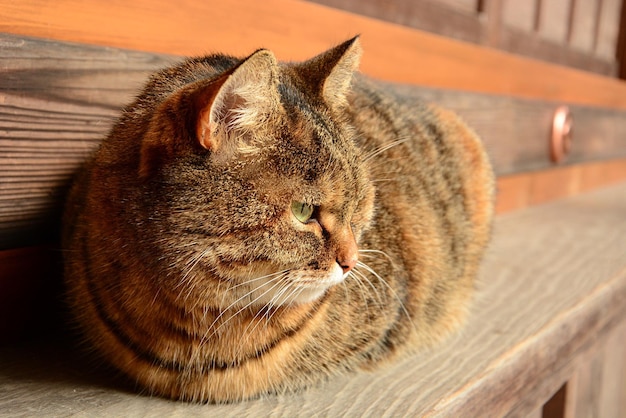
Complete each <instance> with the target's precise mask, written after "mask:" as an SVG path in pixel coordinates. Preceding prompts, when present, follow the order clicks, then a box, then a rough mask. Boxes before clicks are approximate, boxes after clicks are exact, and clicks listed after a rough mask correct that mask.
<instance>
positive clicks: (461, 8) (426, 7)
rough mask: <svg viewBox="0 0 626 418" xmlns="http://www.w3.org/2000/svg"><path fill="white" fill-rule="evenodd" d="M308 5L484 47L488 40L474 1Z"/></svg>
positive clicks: (333, 0)
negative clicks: (483, 44)
mask: <svg viewBox="0 0 626 418" xmlns="http://www.w3.org/2000/svg"><path fill="white" fill-rule="evenodd" d="M307 1H309V2H311V3H318V4H322V5H325V6H329V7H333V8H336V9H341V10H346V11H348V12H351V13H356V14H359V15H363V16H368V17H371V18H374V19H379V20H384V21H386V22H392V23H396V24H399V25H404V26H409V27H411V28H414V29H420V30H424V31H427V32H432V33H436V34H439V35H444V36H448V37H451V38H454V39H459V40H462V41H467V42H474V43H480V42H481V39H483V37H484V31H485V28H484V25H483V23H482V22H480V21H479V19H478V13H477V10H476V8H477V5H476V4H475V2H474V1H467V0H461V2H459V3H456V1H457V0H447V1H446V3H448V4H445V3H444V2H443V1H433V0H421V1H414V0H395V1H393V2H390V1H380V0H358V1H354V0H307ZM472 3H474V4H472ZM451 6H453V7H451ZM455 6H457V7H455Z"/></svg>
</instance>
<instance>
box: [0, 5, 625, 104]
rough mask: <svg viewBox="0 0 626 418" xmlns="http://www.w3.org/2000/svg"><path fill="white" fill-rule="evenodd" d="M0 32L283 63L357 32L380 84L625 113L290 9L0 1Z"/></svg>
mask: <svg viewBox="0 0 626 418" xmlns="http://www.w3.org/2000/svg"><path fill="white" fill-rule="evenodd" d="M170 10H171V11H172V13H168V12H164V11H170ZM261 16H262V18H260V17H261ZM0 32H7V33H13V34H21V35H30V36H38V37H42V38H50V39H57V40H65V41H74V42H84V43H90V44H99V45H106V46H116V47H122V48H130V49H137V50H144V51H153V52H160V53H168V54H179V55H197V54H203V53H205V52H208V51H218V50H219V51H229V52H230V53H233V54H238V55H244V54H249V53H250V52H251V51H254V50H255V49H257V48H259V47H260V46H265V47H268V48H270V49H272V50H274V51H275V52H276V53H277V55H278V57H279V58H280V59H283V60H298V59H303V58H307V57H310V56H312V55H314V54H315V53H318V52H319V51H322V50H324V49H326V48H327V47H328V46H329V45H331V44H335V43H338V42H340V41H341V40H344V39H346V38H348V37H350V36H353V35H354V34H357V33H360V34H361V35H362V40H363V46H364V48H365V51H367V52H366V54H365V55H364V58H363V66H362V69H363V71H364V72H365V73H366V74H369V75H371V76H373V77H376V78H379V79H383V80H388V81H395V82H400V83H408V84H421V85H427V86H433V87H445V88H450V89H460V90H467V91H479V92H487V93H495V94H503V95H507V94H508V95H515V96H520V97H527V98H535V99H540V100H553V101H565V102H574V103H580V104H585V105H597V106H607V107H618V108H622V109H626V85H625V84H623V83H620V82H619V81H617V80H612V79H609V78H606V77H601V76H597V75H593V74H589V73H584V72H581V71H576V70H573V69H568V68H563V67H559V66H556V65H551V64H547V63H543V62H538V61H536V60H531V59H525V58H521V57H516V56H512V55H511V54H507V53H501V52H498V51H494V50H492V49H489V48H483V47H480V46H476V45H470V44H465V43H461V42H458V41H454V40H451V39H446V38H442V37H440V36H436V35H431V34H428V33H424V32H420V31H417V30H414V29H411V28H406V27H401V26H398V25H394V24H390V23H386V22H381V21H377V20H375V19H372V18H367V17H363V16H357V15H354V14H350V13H347V12H342V11H339V10H333V9H330V8H328V7H324V6H321V5H317V4H312V3H308V2H303V1H295V0H265V1H262V2H261V1H252V0H230V1H228V2H218V1H201V2H199V1H192V0H183V1H180V2H178V3H177V4H176V7H175V9H172V5H171V2H169V1H167V0H135V1H132V2H128V1H127V2H121V1H114V2H113V1H103V0H22V1H19V2H16V1H14V0H0Z"/></svg>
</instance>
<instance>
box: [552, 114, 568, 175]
mask: <svg viewBox="0 0 626 418" xmlns="http://www.w3.org/2000/svg"><path fill="white" fill-rule="evenodd" d="M572 124H573V119H572V113H571V112H570V109H569V107H567V106H559V107H558V108H557V109H556V111H555V112H554V117H553V119H552V137H551V141H550V156H551V158H552V161H553V162H555V163H560V162H562V161H563V160H564V159H565V157H566V156H567V154H568V153H569V152H570V150H571V147H572Z"/></svg>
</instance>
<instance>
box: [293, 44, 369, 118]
mask: <svg viewBox="0 0 626 418" xmlns="http://www.w3.org/2000/svg"><path fill="white" fill-rule="evenodd" d="M361 53H362V49H361V41H360V40H359V37H358V36H356V37H354V38H352V39H349V40H347V41H346V42H344V43H342V44H340V45H337V46H336V47H334V48H332V49H329V50H328V51H326V52H323V53H321V54H320V55H318V56H316V57H314V58H312V59H310V60H308V61H306V62H304V63H303V65H302V71H303V73H304V75H305V77H306V78H307V80H308V81H309V83H311V84H312V85H313V87H314V88H316V89H317V90H318V91H319V92H320V93H321V95H322V97H323V99H324V100H325V101H326V103H327V104H329V105H330V106H332V107H343V106H344V105H345V104H346V96H347V94H348V92H349V90H350V83H351V81H352V77H353V76H354V73H355V72H356V71H357V69H358V67H359V63H360V61H361Z"/></svg>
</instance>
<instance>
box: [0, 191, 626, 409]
mask: <svg viewBox="0 0 626 418" xmlns="http://www.w3.org/2000/svg"><path fill="white" fill-rule="evenodd" d="M625 213H626V184H622V185H618V186H614V187H610V188H605V189H603V190H599V191H595V192H592V193H588V194H585V195H580V196H577V197H573V198H569V199H564V200H560V201H557V202H553V203H550V204H546V205H540V206H536V207H533V208H529V209H525V210H521V211H517V212H515V213H511V214H507V215H502V216H500V217H499V218H498V219H497V221H496V225H495V233H494V239H493V243H492V245H491V248H490V251H489V253H488V255H487V258H486V262H485V265H484V269H483V271H482V274H481V279H480V283H479V285H478V293H477V295H476V299H475V303H474V305H473V309H472V314H471V316H470V318H469V322H468V323H467V326H466V327H465V328H463V330H462V332H460V333H458V334H457V335H455V336H453V337H451V338H450V339H448V340H447V341H445V342H444V343H442V344H440V345H438V346H437V347H435V348H433V349H432V350H430V351H428V352H424V353H421V354H418V355H416V356H413V357H411V358H409V359H407V360H405V361H402V362H400V363H397V364H393V365H390V366H386V367H383V368H381V369H380V370H378V371H376V372H374V373H355V374H353V375H348V376H344V377H340V378H337V379H334V380H332V381H331V382H329V383H328V384H326V385H323V386H321V387H317V388H313V389H311V390H309V391H306V392H304V393H300V394H297V395H284V396H276V397H274V396H272V397H268V398H267V399H261V400H256V401H250V402H243V403H238V404H233V405H195V404H185V403H180V402H170V401H166V400H162V399H156V398H150V397H148V396H141V395H137V394H135V393H130V392H128V390H126V389H119V388H115V387H111V386H109V384H110V382H109V381H108V380H103V381H99V380H98V377H97V376H96V377H95V378H94V376H92V375H91V374H92V373H93V371H92V369H91V368H86V369H82V370H81V369H80V367H79V366H77V365H76V363H75V360H74V354H73V351H72V350H70V351H69V352H67V351H65V348H63V346H60V347H59V346H52V347H47V346H46V345H45V344H44V345H43V346H28V345H26V346H25V347H24V346H21V347H20V348H15V347H12V348H11V347H10V348H5V349H4V350H3V351H1V352H0V370H1V372H0V411H2V413H0V415H2V414H8V415H7V416H18V415H20V414H23V413H25V412H26V413H28V414H32V415H37V416H43V415H46V416H65V415H77V416H146V415H149V416H154V415H159V416H180V417H189V416H220V417H222V416H233V417H239V416H269V415H272V416H362V415H366V416H383V415H384V416H441V417H474V416H475V417H485V416H494V417H495V416H504V415H511V416H532V414H533V413H535V412H536V411H537V410H540V409H541V408H542V405H543V404H544V402H545V401H546V400H548V399H550V398H551V396H552V395H553V394H554V393H556V392H558V390H559V389H560V388H561V387H563V385H564V384H565V385H566V387H565V389H564V390H566V392H567V396H568V399H569V400H570V402H571V403H572V405H571V406H570V408H573V407H575V406H576V405H575V401H576V399H585V400H587V401H588V400H590V399H589V398H590V397H593V396H594V395H595V396H599V395H600V394H602V395H601V399H600V398H599V399H592V401H593V402H586V403H585V404H584V405H581V406H580V407H579V412H580V411H581V410H580V408H583V407H586V406H585V405H595V407H596V408H597V411H595V412H596V413H597V415H593V416H599V417H603V418H604V417H612V416H615V417H618V416H623V415H619V414H620V413H621V414H623V413H624V411H626V403H625V398H624V396H623V390H624V383H626V382H625V379H626V347H625V346H624V345H623V341H624V338H625V337H626V245H625V243H626V241H625V238H624V237H626V216H625ZM79 364H83V363H79ZM81 367H82V366H81ZM585 374H586V375H589V374H593V376H594V377H593V379H592V381H591V382H588V383H585V384H582V383H583V382H585V381H584V380H581V379H580V378H579V377H580V376H583V375H585ZM577 383H578V384H577ZM600 389H602V390H600ZM619 411H621V412H619ZM538 416H540V415H538ZM570 416H588V415H582V414H580V415H570ZM589 416H591V415H589Z"/></svg>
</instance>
